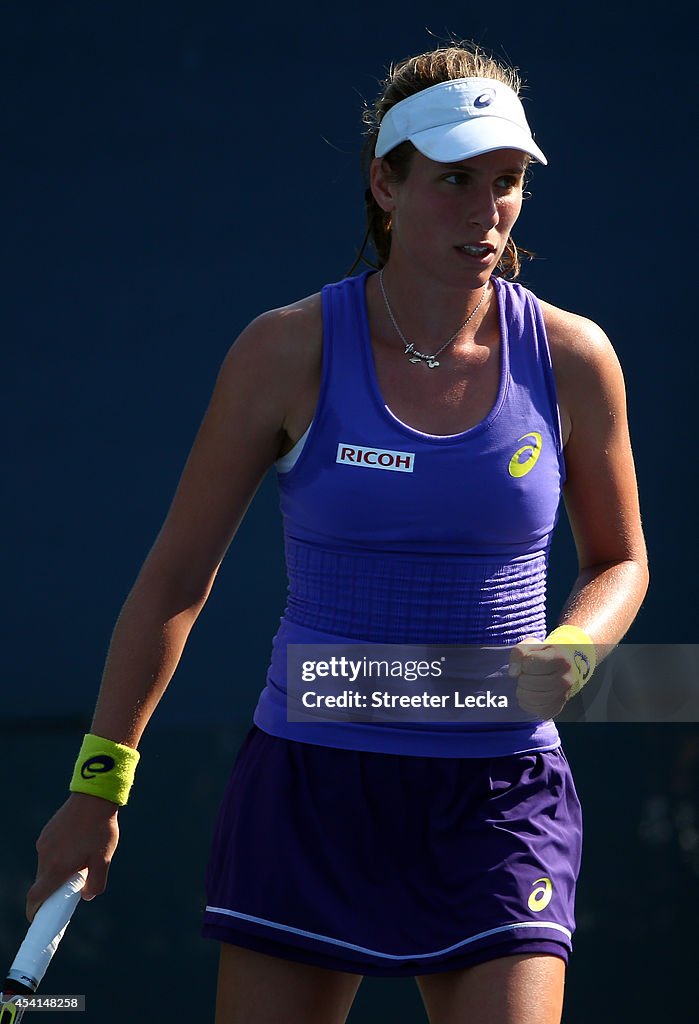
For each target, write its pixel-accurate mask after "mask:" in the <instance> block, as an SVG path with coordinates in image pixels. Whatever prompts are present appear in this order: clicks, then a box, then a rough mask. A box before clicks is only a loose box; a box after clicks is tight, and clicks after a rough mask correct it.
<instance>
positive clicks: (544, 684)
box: [517, 671, 567, 696]
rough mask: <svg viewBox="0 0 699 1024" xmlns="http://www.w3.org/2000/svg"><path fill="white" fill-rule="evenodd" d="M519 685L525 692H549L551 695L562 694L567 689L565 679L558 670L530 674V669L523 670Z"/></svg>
mask: <svg viewBox="0 0 699 1024" xmlns="http://www.w3.org/2000/svg"><path fill="white" fill-rule="evenodd" d="M517 686H518V689H519V690H521V691H522V692H523V693H532V694H542V693H548V694H550V695H551V696H553V695H554V694H555V695H557V696H558V695H562V694H563V693H564V691H565V690H566V689H567V685H566V682H565V680H563V679H562V678H561V676H560V675H559V674H558V673H557V672H552V673H550V674H548V675H530V674H529V671H527V672H523V673H522V674H521V675H520V676H519V679H518V683H517Z"/></svg>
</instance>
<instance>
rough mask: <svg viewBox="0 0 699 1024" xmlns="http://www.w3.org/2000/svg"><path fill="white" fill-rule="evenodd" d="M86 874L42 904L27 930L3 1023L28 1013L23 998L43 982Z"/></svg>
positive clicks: (5, 996) (8, 983) (1, 1008)
mask: <svg viewBox="0 0 699 1024" xmlns="http://www.w3.org/2000/svg"><path fill="white" fill-rule="evenodd" d="M84 884H85V874H84V872H82V871H80V872H78V873H77V874H75V875H73V877H72V878H70V879H69V880H68V881H67V882H66V883H65V884H64V885H62V886H61V887H60V889H57V890H56V892H54V893H53V894H52V895H51V896H49V898H48V899H47V900H45V901H44V903H42V904H41V906H40V907H39V909H38V910H37V912H36V914H35V915H34V920H33V921H32V923H31V924H30V925H29V928H28V929H27V934H26V937H25V939H24V942H23V943H22V945H21V946H20V948H19V951H18V953H17V956H16V957H15V959H14V961H13V963H12V966H11V967H10V970H9V972H8V975H7V978H6V979H5V981H4V983H3V990H2V994H1V995H0V1024H18V1022H19V1021H20V1020H21V1019H22V1016H23V1015H24V1009H23V1007H22V1000H23V998H25V997H28V996H32V995H33V994H34V992H36V990H37V988H38V987H39V985H40V984H41V979H42V978H43V977H44V974H45V973H46V968H47V967H48V965H49V964H50V962H51V958H52V956H53V954H54V953H55V952H56V949H57V948H58V944H59V942H60V941H61V939H62V938H63V933H64V932H65V930H66V927H67V925H68V922H69V921H70V919H71V917H72V916H73V911H74V910H75V908H76V907H77V905H78V902H79V900H80V893H81V890H82V887H83V886H84Z"/></svg>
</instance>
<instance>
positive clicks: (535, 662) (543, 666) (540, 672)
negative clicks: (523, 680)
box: [520, 647, 570, 676]
mask: <svg viewBox="0 0 699 1024" xmlns="http://www.w3.org/2000/svg"><path fill="white" fill-rule="evenodd" d="M569 669H570V659H569V658H567V657H566V656H565V655H564V654H561V652H560V651H559V650H558V649H557V648H555V647H546V648H542V649H541V650H539V651H533V652H532V653H531V654H529V655H528V656H527V657H526V658H525V659H524V661H523V663H522V666H521V671H520V674H521V675H527V676H546V675H556V676H563V675H565V673H566V672H567V671H568V670H569Z"/></svg>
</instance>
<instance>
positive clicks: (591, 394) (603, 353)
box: [541, 301, 625, 440]
mask: <svg viewBox="0 0 699 1024" xmlns="http://www.w3.org/2000/svg"><path fill="white" fill-rule="evenodd" d="M541 309H542V312H543V315H544V322H545V324H546V333H547V336H548V340H549V348H550V350H551V361H552V363H553V369H554V375H555V378H556V388H557V391H558V400H559V406H560V410H561V420H562V426H563V432H564V439H565V440H567V438H568V437H569V435H570V431H571V426H572V422H573V420H574V419H575V418H576V416H579V415H580V413H581V411H582V407H585V408H587V409H593V410H594V409H596V410H597V411H598V412H599V411H601V410H602V409H604V410H606V411H607V414H610V413H611V412H612V410H614V409H619V408H621V407H623V406H624V402H625V398H624V393H625V392H624V380H623V374H622V370H621V365H620V363H619V359H618V357H617V354H616V352H615V350H614V346H613V344H612V342H611V341H610V339H609V338H608V336H607V335H606V333H605V332H604V331H603V329H602V328H601V327H600V326H599V324H597V323H595V322H594V320H590V319H588V318H587V317H584V316H580V315H579V314H577V313H570V312H569V311H568V310H565V309H560V308H559V307H558V306H553V305H551V304H550V303H548V302H543V301H542V302H541Z"/></svg>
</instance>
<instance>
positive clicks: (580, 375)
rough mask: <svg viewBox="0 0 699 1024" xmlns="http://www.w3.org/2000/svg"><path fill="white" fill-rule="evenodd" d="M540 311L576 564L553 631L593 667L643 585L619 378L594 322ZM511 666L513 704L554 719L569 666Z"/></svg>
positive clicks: (621, 629) (548, 662) (623, 626)
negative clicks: (592, 655) (564, 635)
mask: <svg viewBox="0 0 699 1024" xmlns="http://www.w3.org/2000/svg"><path fill="white" fill-rule="evenodd" d="M544 309H545V315H546V324H547V330H548V334H549V339H550V343H551V352H552V359H553V364H554V371H555V375H556V385H557V390H558V396H559V405H560V408H561V420H562V427H563V435H564V442H565V462H566V472H567V480H566V484H565V487H564V492H563V494H564V500H565V504H566V510H567V512H568V518H569V520H570V524H571V528H572V531H573V537H574V540H575V546H576V549H577V555H578V565H579V571H578V576H577V578H576V580H575V582H574V584H573V587H572V590H571V592H570V594H569V596H568V598H567V600H566V602H565V604H564V607H563V609H562V612H561V615H560V619H559V623H560V624H569V625H574V626H578V627H579V628H580V629H582V630H584V631H585V633H587V635H588V636H589V637H590V638H591V639H592V641H593V643H594V645H595V649H596V651H597V656H598V659H601V658H602V657H604V656H605V655H606V654H607V653H608V652H609V651H610V650H611V649H612V648H613V647H614V646H615V645H616V644H617V643H618V642H619V641H620V640H621V639H622V637H623V636H624V635H625V633H626V632H627V630H628V629H629V627H630V625H631V623H632V622H633V620H634V618H635V616H636V614H637V612H638V609H639V608H640V606H641V603H642V601H643V598H644V596H645V593H646V590H647V587H648V563H647V557H646V547H645V541H644V537H643V530H642V526H641V514H640V508H639V499H638V489H637V485H636V474H635V469H634V462H633V455H632V451H631V442H630V438H629V429H628V419H627V411H626V394H625V388H624V380H623V376H622V372H621V367H620V366H619V361H618V359H617V357H616V354H615V352H614V350H613V348H612V346H611V344H610V342H609V340H608V338H607V337H606V336H605V334H604V332H603V331H602V330H601V329H600V328H599V327H597V325H596V324H593V323H592V322H591V321H589V320H585V319H583V318H582V317H578V316H574V315H573V314H571V313H565V312H564V311H563V310H559V309H555V308H554V307H552V306H544ZM521 665H522V671H521V674H520V680H519V683H520V688H521V690H522V692H521V694H520V703H522V706H523V707H526V709H527V710H530V711H532V712H536V713H538V714H541V715H542V717H551V716H553V715H555V714H558V712H559V711H560V710H561V709H562V707H563V706H564V704H565V701H566V699H567V696H568V693H569V691H570V687H571V685H572V682H573V678H574V677H573V675H572V674H571V671H570V668H571V666H570V663H569V661H567V660H566V659H565V657H563V656H562V655H561V652H560V651H555V650H549V651H546V652H543V651H538V652H535V651H534V650H531V649H530V653H526V652H525V653H523V655H522V659H521ZM537 675H538V676H539V678H536V676H537ZM518 694H519V690H518Z"/></svg>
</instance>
